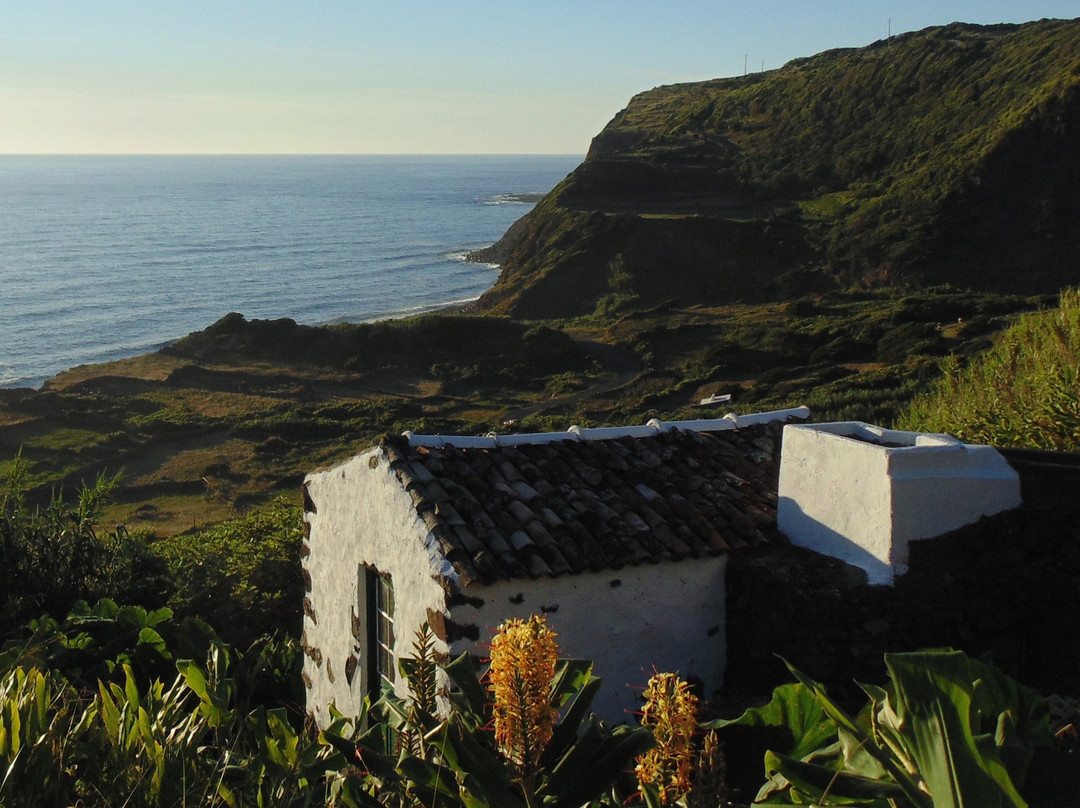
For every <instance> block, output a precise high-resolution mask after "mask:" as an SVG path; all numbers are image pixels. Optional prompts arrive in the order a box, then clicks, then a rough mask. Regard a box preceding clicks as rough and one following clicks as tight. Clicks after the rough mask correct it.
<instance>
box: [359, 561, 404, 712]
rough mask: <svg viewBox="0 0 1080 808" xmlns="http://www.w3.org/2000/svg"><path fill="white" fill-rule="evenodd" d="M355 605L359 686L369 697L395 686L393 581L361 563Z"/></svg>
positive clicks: (374, 697) (375, 696)
mask: <svg viewBox="0 0 1080 808" xmlns="http://www.w3.org/2000/svg"><path fill="white" fill-rule="evenodd" d="M358 578H359V582H358V583H359V587H358V589H359V592H358V596H359V597H358V600H359V601H360V602H359V603H358V604H357V606H358V607H359V608H358V610H357V611H359V613H360V615H361V617H360V622H361V626H360V632H359V634H360V640H361V642H362V644H363V647H362V648H361V652H360V670H361V679H360V686H361V688H362V690H363V692H364V693H367V694H369V695H370V696H371V698H372V699H376V698H378V697H379V694H380V693H381V692H382V690H383V689H384V688H387V687H390V688H392V687H393V686H394V679H395V678H396V668H397V666H396V664H395V661H394V583H393V581H392V580H391V578H390V576H389V575H388V574H386V573H384V572H379V571H378V570H377V569H375V568H374V567H368V566H364V565H361V566H360V570H359V574H358Z"/></svg>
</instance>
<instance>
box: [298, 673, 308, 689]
mask: <svg viewBox="0 0 1080 808" xmlns="http://www.w3.org/2000/svg"><path fill="white" fill-rule="evenodd" d="M300 680H301V681H302V682H303V683H304V687H306V688H307V689H308V690H311V677H310V676H308V675H307V672H306V671H302V672H301V673H300Z"/></svg>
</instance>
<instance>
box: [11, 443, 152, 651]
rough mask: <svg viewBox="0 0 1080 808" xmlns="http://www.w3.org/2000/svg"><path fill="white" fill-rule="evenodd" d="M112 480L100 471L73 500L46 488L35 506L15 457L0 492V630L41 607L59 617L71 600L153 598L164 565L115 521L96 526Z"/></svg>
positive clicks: (115, 479)
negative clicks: (45, 500) (110, 526)
mask: <svg viewBox="0 0 1080 808" xmlns="http://www.w3.org/2000/svg"><path fill="white" fill-rule="evenodd" d="M119 479H120V475H119V474H117V475H114V476H112V477H107V476H105V475H102V476H100V477H98V478H97V480H96V481H95V483H94V484H93V485H85V486H83V488H82V489H81V490H80V491H79V495H78V499H77V501H76V502H75V503H74V504H71V503H69V502H67V501H66V500H64V499H63V498H62V497H60V496H58V495H55V494H54V495H53V497H52V499H51V500H50V502H49V504H48V506H46V507H44V508H41V507H37V506H31V505H30V504H29V502H28V500H27V497H26V472H25V466H24V465H23V463H22V462H21V458H20V459H17V460H16V462H15V465H14V468H13V470H12V471H11V472H10V473H9V475H8V478H7V481H6V483H7V484H6V490H4V492H3V494H2V497H0V632H3V631H4V630H7V629H10V628H11V627H13V626H17V625H20V624H22V623H24V622H25V621H26V620H28V619H30V618H31V617H37V616H39V615H41V614H42V613H47V614H51V615H54V616H61V615H64V614H65V613H67V612H68V611H69V610H70V609H71V607H72V605H73V604H74V603H75V602H76V601H79V600H97V599H98V598H101V597H106V596H112V597H119V598H121V599H126V598H128V597H131V598H132V599H136V598H137V599H139V600H141V601H142V602H144V603H148V604H154V601H155V600H159V599H160V595H159V591H160V590H159V586H160V582H161V579H162V577H163V572H164V571H163V569H162V567H161V565H160V563H159V562H158V561H157V560H156V559H155V558H154V557H153V556H152V555H151V554H150V553H149V552H147V550H146V547H145V545H144V544H143V543H142V542H139V541H138V540H136V539H134V538H132V537H131V536H129V535H128V533H127V531H126V530H125V529H124V528H123V527H117V528H116V529H115V530H113V531H112V532H109V533H99V531H98V528H97V521H98V519H99V517H100V516H101V512H102V508H103V507H104V505H105V503H106V501H107V500H108V498H109V496H110V495H111V494H112V492H113V490H114V489H115V488H116V486H117V484H118V482H119Z"/></svg>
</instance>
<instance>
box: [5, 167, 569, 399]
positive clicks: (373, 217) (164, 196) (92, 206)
mask: <svg viewBox="0 0 1080 808" xmlns="http://www.w3.org/2000/svg"><path fill="white" fill-rule="evenodd" d="M581 159H582V158H581V157H580V156H567V155H558V156H550V155H549V156H484V157H481V156H430V157H429V156H423V157H414V156H395V157H383V156H358V157H344V156H342V157H338V156H333V157H322V156H277V157H263V156H250V157H229V156H222V157H202V156H199V157H195V156H192V157H180V156H167V157H165V156H162V157H143V156H132V157H116V156H96V157H83V156H78V157H75V156H71V157H66V156H43V157H26V156H0V289H2V292H0V387H15V386H22V387H25V386H30V387H37V386H40V385H41V383H42V382H43V381H44V380H45V379H46V378H48V377H50V376H53V375H55V374H56V373H59V372H60V371H63V370H66V369H68V368H71V367H74V366H76V365H80V364H86V363H97V362H105V361H109V360H112V359H119V358H123V357H127V356H135V355H138V354H141V353H145V352H147V351H152V350H156V349H157V348H159V347H161V346H162V345H166V344H168V343H169V342H170V341H172V340H174V339H177V338H179V337H182V336H184V335H186V334H188V333H191V332H192V331H198V330H200V329H203V328H205V327H206V326H208V325H210V324H211V323H213V322H215V321H216V320H218V319H219V318H221V317H222V316H224V315H225V314H227V313H229V312H233V311H236V312H240V313H241V314H243V315H244V316H245V317H247V318H248V319H253V318H278V317H290V318H292V319H294V320H296V321H297V322H300V323H306V324H311V325H317V324H325V323H335V322H362V321H370V320H378V319H384V318H388V317H399V316H404V315H408V314H412V313H417V312H422V311H427V310H432V309H437V308H440V307H442V306H447V305H454V304H459V303H462V302H465V301H469V300H472V299H475V298H476V297H478V296H479V295H480V294H481V293H483V292H484V291H486V290H487V289H488V288H490V287H491V285H492V284H493V283H494V282H495V280H496V277H497V270H496V269H495V268H494V267H492V266H490V265H485V264H476V263H469V262H466V261H465V260H464V255H465V253H466V252H467V251H469V250H472V249H475V248H478V247H483V246H486V245H488V244H491V243H493V242H494V241H496V240H497V239H498V238H499V237H500V236H501V235H502V234H503V232H505V230H506V228H507V227H509V226H510V225H511V224H512V223H513V222H514V221H515V220H516V219H518V218H519V217H521V216H522V215H524V214H525V213H526V212H527V211H528V210H529V208H530V207H531V202H528V201H522V200H521V199H520V198H519V197H520V196H521V195H525V196H527V195H530V194H539V193H543V192H546V191H548V190H550V189H551V188H552V187H554V186H555V185H556V184H557V183H558V182H559V181H560V180H561V179H562V178H563V177H564V176H565V175H566V174H568V173H569V172H570V171H571V170H573V168H574V167H575V166H576V165H577V164H578V163H580V162H581Z"/></svg>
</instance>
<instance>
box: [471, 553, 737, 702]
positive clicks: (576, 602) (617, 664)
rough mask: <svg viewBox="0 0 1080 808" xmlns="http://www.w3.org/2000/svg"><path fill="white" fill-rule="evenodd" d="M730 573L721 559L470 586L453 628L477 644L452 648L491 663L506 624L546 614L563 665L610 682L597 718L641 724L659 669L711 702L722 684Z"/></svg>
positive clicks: (603, 691) (600, 698)
mask: <svg viewBox="0 0 1080 808" xmlns="http://www.w3.org/2000/svg"><path fill="white" fill-rule="evenodd" d="M726 565H727V556H726V555H725V556H720V557H717V558H704V559H698V560H686V561H679V562H664V563H661V564H643V565H641V566H638V567H624V568H623V569H621V570H613V571H604V572H600V573H585V574H581V575H565V576H560V577H558V578H540V579H537V580H515V581H499V582H497V583H496V584H494V585H491V586H480V585H472V586H470V587H468V589H467V592H466V594H467V596H468V598H469V599H470V603H467V604H463V605H457V606H455V607H454V608H453V613H452V614H453V619H454V621H455V622H456V623H458V624H467V625H472V626H475V627H476V628H478V629H479V632H480V637H479V640H478V641H476V642H473V641H469V640H459V641H458V642H455V643H454V644H453V647H452V653H453V654H454V655H456V654H458V653H460V652H461V651H470V652H473V653H476V654H479V655H482V656H486V655H487V650H486V648H485V647H484V646H485V644H486V643H489V642H490V641H491V637H492V633H493V632H494V630H495V628H496V627H497V626H498V625H499V624H500V623H502V622H503V621H504V620H506V619H508V618H511V617H521V618H527V617H529V616H530V615H532V614H541V613H546V614H547V620H548V625H549V626H550V627H551V629H552V630H553V631H555V632H556V633H557V634H558V635H559V636H558V642H559V646H560V649H561V653H562V655H563V656H564V657H579V658H585V659H591V660H592V662H593V671H594V673H595V674H596V675H597V676H599V677H600V678H602V679H603V680H604V685H603V687H602V688H601V690H600V693H599V695H598V696H597V698H596V700H595V701H594V702H593V709H594V711H595V712H596V713H597V715H599V716H600V717H601V718H604V719H605V720H607V721H609V722H612V723H618V722H623V721H628V722H636V721H637V718H636V717H635V716H634V715H633V712H634V711H635V710H638V709H640V706H641V692H642V690H643V689H644V687H645V684H646V683H647V682H648V679H649V677H650V676H651V675H652V673H653V671H654V669H655V670H659V671H678V672H679V673H680V675H681V676H682V677H683V678H684V679H685V678H687V677H691V676H693V677H698V678H700V679H701V681H702V683H703V685H704V692H705V695H706V696H708V695H710V694H711V693H712V692H713V691H714V690H717V689H719V688H720V686H721V685H722V684H723V673H724V666H725V664H726V636H725V628H726V626H725V610H724V597H725V585H724V572H725V569H726ZM475 599H478V600H482V604H479V603H476V602H475ZM470 604H471V605H470Z"/></svg>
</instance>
